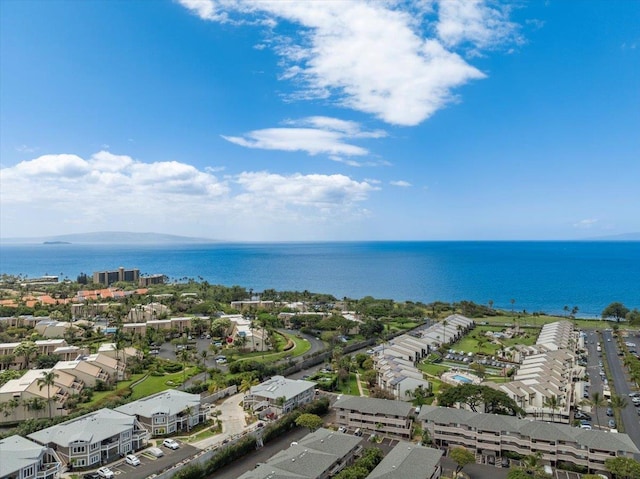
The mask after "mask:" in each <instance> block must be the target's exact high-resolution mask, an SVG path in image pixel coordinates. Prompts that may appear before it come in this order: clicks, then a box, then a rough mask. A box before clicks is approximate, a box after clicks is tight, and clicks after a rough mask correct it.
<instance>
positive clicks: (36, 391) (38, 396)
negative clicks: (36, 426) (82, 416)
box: [0, 369, 84, 424]
mask: <svg viewBox="0 0 640 479" xmlns="http://www.w3.org/2000/svg"><path fill="white" fill-rule="evenodd" d="M52 370H53V369H32V370H29V371H27V372H26V373H25V374H24V375H23V376H22V377H21V378H19V379H12V380H10V381H7V382H6V383H5V384H4V385H2V387H0V405H2V406H1V407H2V411H3V413H4V414H2V415H0V424H2V423H16V422H20V421H24V420H27V419H38V418H44V417H48V415H49V395H50V398H51V415H52V416H53V417H55V416H64V415H66V414H68V412H69V411H68V410H67V401H68V400H69V398H70V397H72V396H74V395H76V394H80V392H81V391H82V389H83V388H84V383H82V381H79V380H78V379H76V377H75V376H73V375H71V374H68V373H66V372H64V371H57V370H56V371H55V372H56V375H55V377H54V384H53V385H52V386H50V387H49V388H47V386H44V385H42V384H39V383H38V381H39V380H40V379H42V378H43V375H44V373H47V372H49V371H52Z"/></svg>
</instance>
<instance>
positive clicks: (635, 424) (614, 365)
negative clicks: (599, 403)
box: [602, 330, 640, 449]
mask: <svg viewBox="0 0 640 479" xmlns="http://www.w3.org/2000/svg"><path fill="white" fill-rule="evenodd" d="M602 338H603V341H602V346H603V349H604V351H605V352H606V354H607V362H608V363H609V370H610V371H611V377H612V379H613V384H614V386H615V390H616V394H617V395H618V396H622V397H624V398H626V399H627V401H628V404H627V407H625V408H624V409H623V410H622V411H620V413H621V416H622V422H623V424H624V431H625V433H627V434H628V435H629V437H630V438H631V440H632V441H633V442H634V443H635V445H636V446H637V447H638V448H639V449H640V422H639V418H640V416H638V412H637V411H636V407H635V406H634V405H633V403H632V402H631V400H630V399H629V393H630V392H631V387H630V386H629V383H628V381H627V377H626V375H625V372H624V369H623V365H622V363H621V359H622V357H621V356H618V345H617V342H616V338H615V337H613V332H612V331H608V330H605V331H603V332H602Z"/></svg>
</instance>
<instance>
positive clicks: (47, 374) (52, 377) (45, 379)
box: [36, 369, 58, 419]
mask: <svg viewBox="0 0 640 479" xmlns="http://www.w3.org/2000/svg"><path fill="white" fill-rule="evenodd" d="M57 377H58V373H56V372H55V371H54V370H53V369H50V370H49V371H43V372H42V377H41V378H38V379H37V380H36V383H37V384H38V388H39V389H40V390H42V388H43V387H44V386H47V402H48V403H49V419H51V386H53V385H54V384H55V383H56V378H57Z"/></svg>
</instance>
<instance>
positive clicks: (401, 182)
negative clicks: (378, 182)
mask: <svg viewBox="0 0 640 479" xmlns="http://www.w3.org/2000/svg"><path fill="white" fill-rule="evenodd" d="M389 184H390V185H391V186H399V187H401V188H408V187H410V186H412V185H411V183H409V182H408V181H404V180H397V181H390V182H389Z"/></svg>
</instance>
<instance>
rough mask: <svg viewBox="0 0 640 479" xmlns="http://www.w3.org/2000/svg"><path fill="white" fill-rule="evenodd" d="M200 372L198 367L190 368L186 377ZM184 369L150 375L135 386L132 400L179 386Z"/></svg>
mask: <svg viewBox="0 0 640 479" xmlns="http://www.w3.org/2000/svg"><path fill="white" fill-rule="evenodd" d="M197 372H198V369H197V368H188V369H187V374H186V377H187V378H189V377H190V376H193V375H194V374H195V373H197ZM184 377H185V376H184V373H183V371H178V372H177V373H173V374H165V375H164V376H148V377H147V378H146V379H145V380H144V381H142V382H141V383H140V384H138V385H136V386H135V387H134V388H133V394H132V395H131V399H132V400H136V399H140V398H143V397H147V396H150V395H151V394H155V393H157V392H160V391H164V390H166V389H172V388H178V387H180V385H181V384H182V381H183V379H184Z"/></svg>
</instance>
